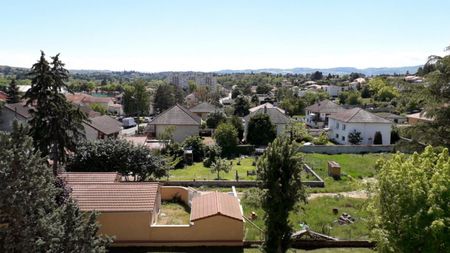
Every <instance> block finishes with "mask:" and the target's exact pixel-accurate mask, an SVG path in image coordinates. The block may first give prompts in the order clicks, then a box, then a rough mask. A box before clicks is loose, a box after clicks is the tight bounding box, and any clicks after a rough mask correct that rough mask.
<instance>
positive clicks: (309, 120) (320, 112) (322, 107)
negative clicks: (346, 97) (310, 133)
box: [305, 99, 344, 128]
mask: <svg viewBox="0 0 450 253" xmlns="http://www.w3.org/2000/svg"><path fill="white" fill-rule="evenodd" d="M342 110H344V108H342V107H341V106H340V105H338V104H336V103H333V102H332V101H330V100H328V99H325V100H322V101H320V102H317V103H315V104H313V105H310V106H308V107H306V108H305V111H306V125H308V126H310V127H317V128H323V127H326V124H328V116H329V115H331V114H332V113H337V112H339V111H342Z"/></svg>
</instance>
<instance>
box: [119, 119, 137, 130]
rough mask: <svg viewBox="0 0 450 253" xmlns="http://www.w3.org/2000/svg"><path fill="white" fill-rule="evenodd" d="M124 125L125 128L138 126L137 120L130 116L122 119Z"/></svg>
mask: <svg viewBox="0 0 450 253" xmlns="http://www.w3.org/2000/svg"><path fill="white" fill-rule="evenodd" d="M122 126H123V128H125V129H126V128H131V127H135V126H136V121H134V118H132V117H128V118H123V119H122Z"/></svg>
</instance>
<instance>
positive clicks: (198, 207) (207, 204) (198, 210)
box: [191, 192, 242, 221]
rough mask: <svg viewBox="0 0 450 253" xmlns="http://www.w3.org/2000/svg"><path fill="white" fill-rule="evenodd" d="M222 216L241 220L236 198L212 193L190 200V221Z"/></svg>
mask: <svg viewBox="0 0 450 253" xmlns="http://www.w3.org/2000/svg"><path fill="white" fill-rule="evenodd" d="M214 215H223V216H227V217H230V218H232V219H236V220H240V221H241V220H242V212H241V207H240V204H239V201H238V199H237V198H236V197H234V196H231V195H228V194H227V193H222V192H212V193H208V194H204V195H200V196H198V197H194V198H193V199H192V206H191V221H196V220H200V219H204V218H207V217H211V216H214Z"/></svg>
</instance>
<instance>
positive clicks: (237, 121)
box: [228, 115, 244, 140]
mask: <svg viewBox="0 0 450 253" xmlns="http://www.w3.org/2000/svg"><path fill="white" fill-rule="evenodd" d="M228 123H230V124H231V125H233V126H234V128H236V130H237V131H238V138H239V140H242V139H243V138H244V125H243V124H242V119H241V118H240V117H238V116H236V115H233V116H231V117H230V118H228Z"/></svg>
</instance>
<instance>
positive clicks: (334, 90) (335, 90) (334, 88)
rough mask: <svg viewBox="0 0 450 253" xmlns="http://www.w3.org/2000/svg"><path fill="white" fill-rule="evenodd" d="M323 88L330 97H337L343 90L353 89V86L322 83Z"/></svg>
mask: <svg viewBox="0 0 450 253" xmlns="http://www.w3.org/2000/svg"><path fill="white" fill-rule="evenodd" d="M322 89H323V90H324V91H326V92H327V93H328V95H330V97H337V96H339V94H341V92H343V91H348V90H351V89H352V87H351V86H338V85H322Z"/></svg>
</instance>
